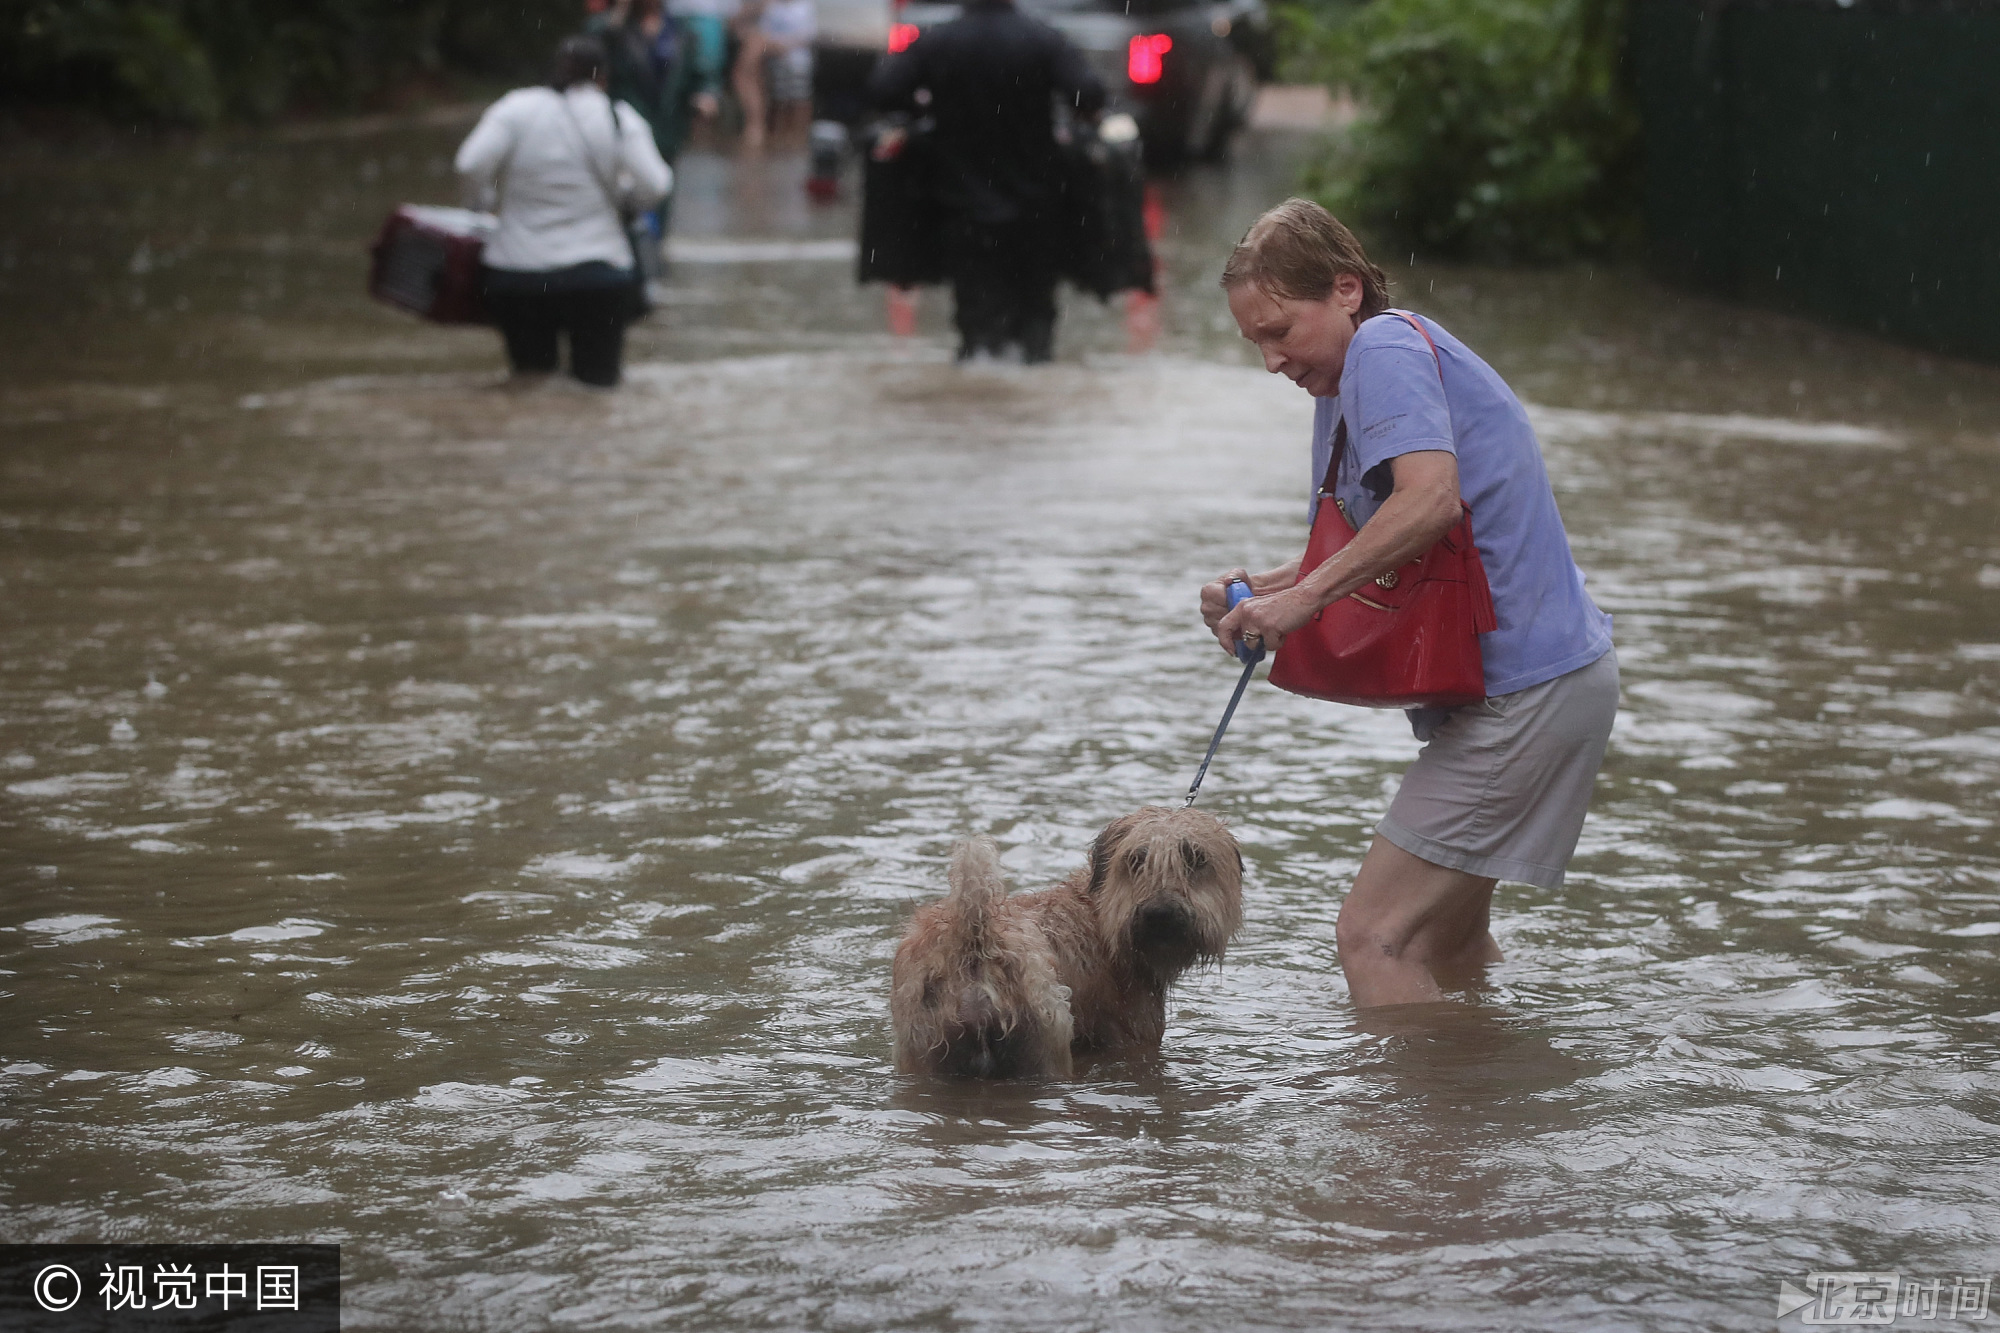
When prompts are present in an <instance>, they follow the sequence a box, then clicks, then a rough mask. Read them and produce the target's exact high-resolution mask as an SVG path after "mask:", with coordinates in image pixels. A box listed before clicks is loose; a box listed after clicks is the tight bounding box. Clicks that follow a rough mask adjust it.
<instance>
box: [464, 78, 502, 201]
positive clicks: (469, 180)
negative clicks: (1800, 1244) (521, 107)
mask: <svg viewBox="0 0 2000 1333" xmlns="http://www.w3.org/2000/svg"><path fill="white" fill-rule="evenodd" d="M512 100H513V96H512V94H509V95H508V96H507V97H503V98H501V99H500V100H499V101H497V102H495V103H494V104H493V105H492V106H489V107H487V108H486V114H485V115H483V116H481V117H480V118H479V123H478V124H477V125H474V126H473V127H472V133H470V134H468V135H466V136H465V142H464V143H462V144H460V145H459V146H458V157H457V158H456V159H455V160H454V161H453V163H452V165H453V166H454V167H455V168H457V170H458V175H459V178H460V180H462V181H463V182H464V183H465V184H466V186H468V187H469V188H470V189H471V190H473V191H476V192H478V193H480V194H485V193H487V192H488V191H490V190H491V189H492V188H493V181H494V178H495V177H497V176H498V175H499V174H500V167H501V164H502V163H504V162H506V160H507V154H508V153H510V152H512V151H513V149H514V133H515V126H514V114H513V113H514V107H513V106H512V105H510V103H511V102H512Z"/></svg>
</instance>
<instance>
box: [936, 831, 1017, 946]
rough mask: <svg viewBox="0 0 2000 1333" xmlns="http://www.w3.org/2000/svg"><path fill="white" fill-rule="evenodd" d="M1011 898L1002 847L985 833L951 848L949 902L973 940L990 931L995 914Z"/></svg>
mask: <svg viewBox="0 0 2000 1333" xmlns="http://www.w3.org/2000/svg"><path fill="white" fill-rule="evenodd" d="M1006 898H1007V877H1006V876H1005V875H1004V874H1003V873H1001V870H1000V849H999V848H998V847H997V846H995V845H994V843H993V839H991V838H989V837H986V836H985V835H984V834H981V835H980V836H979V837H976V838H967V839H966V840H965V841H964V842H961V843H960V844H958V846H956V847H954V848H952V849H951V893H950V894H949V895H947V896H946V898H945V904H946V906H947V907H948V908H949V909H950V910H951V915H952V918H953V920H955V921H956V922H957V923H958V927H959V929H960V930H961V931H963V932H964V933H965V935H966V936H967V937H968V938H970V939H979V938H983V937H984V936H985V935H986V934H987V933H988V926H989V925H990V923H991V921H992V917H993V913H994V912H996V911H998V910H999V907H1000V904H1001V903H1002V902H1004V901H1006Z"/></svg>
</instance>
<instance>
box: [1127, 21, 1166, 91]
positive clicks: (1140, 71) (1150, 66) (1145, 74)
mask: <svg viewBox="0 0 2000 1333" xmlns="http://www.w3.org/2000/svg"><path fill="white" fill-rule="evenodd" d="M1173 49H1174V39H1173V38H1171V37H1169V36H1167V34H1165V33H1163V32H1149V33H1142V34H1140V35H1139V36H1137V37H1134V38H1133V39H1132V43H1131V45H1130V46H1128V47H1126V48H1125V77H1126V78H1128V79H1130V80H1132V82H1134V83H1158V82H1159V81H1160V57H1161V56H1163V55H1165V54H1166V53H1167V52H1169V51H1171V50H1173Z"/></svg>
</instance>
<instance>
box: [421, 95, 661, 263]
mask: <svg viewBox="0 0 2000 1333" xmlns="http://www.w3.org/2000/svg"><path fill="white" fill-rule="evenodd" d="M565 107H567V113H566V112H565ZM614 114H615V117H616V119H615V121H614ZM586 152H588V153H589V154H590V159H589V161H586V160H585V158H584V154H585V153H586ZM593 163H594V164H595V170H594V172H593V166H592V164H593ZM456 165H457V167H458V174H459V176H460V177H462V178H463V179H464V180H465V182H466V183H467V184H468V185H470V186H472V187H473V188H474V189H476V190H477V191H479V192H480V194H481V195H482V197H489V198H492V199H493V200H494V211H496V212H497V213H499V215H500V230H499V231H498V232H497V233H495V235H494V237H493V239H492V240H490V241H488V242H487V243H486V262H487V263H488V264H490V265H491V266H492V267H494V268H504V269H512V270H514V271H516V272H528V273H534V272H541V271H544V270H547V269H556V268H568V267H569V266H570V265H572V264H584V263H588V262H590V261H591V260H593V259H597V260H603V261H604V262H605V263H607V264H611V265H613V266H615V267H617V268H630V267H631V266H632V247H631V245H630V243H629V242H627V241H626V239H625V230H624V228H623V226H622V225H620V223H619V220H618V212H617V210H616V209H614V208H613V207H612V205H611V202H610V201H609V200H608V199H606V198H605V191H604V187H603V186H602V185H600V184H599V183H598V181H599V179H600V178H602V179H603V180H605V181H606V182H608V183H610V184H611V185H612V187H613V189H614V190H615V191H616V192H617V194H618V203H619V206H620V207H624V208H651V207H652V206H653V205H654V204H656V203H658V202H659V201H660V200H662V199H664V198H666V197H667V192H668V191H669V190H671V189H673V184H674V173H673V168H671V167H669V166H668V165H667V164H666V163H665V162H663V161H661V160H660V150H659V149H658V148H656V147H654V146H653V132H652V131H651V130H650V129H648V128H647V127H646V122H645V120H644V119H643V118H642V117H641V116H640V115H639V113H638V112H637V111H634V110H633V109H632V108H631V107H629V106H626V105H625V104H624V103H623V102H620V103H618V104H617V106H616V110H615V112H614V110H613V105H612V102H611V99H610V98H608V97H606V96H605V95H604V93H603V91H602V90H601V89H599V88H598V87H597V86H596V85H595V84H590V83H577V84H572V85H570V87H569V89H568V91H566V92H560V93H559V92H557V91H556V90H555V89H553V88H516V89H515V90H514V91H513V92H511V93H508V94H507V95H506V96H505V97H503V98H501V99H500V100H499V101H497V102H495V103H494V104H493V105H492V106H490V107H488V108H486V114H485V115H483V116H481V117H480V118H479V123H478V124H477V125H475V126H473V128H472V133H470V134H468V135H466V136H465V142H464V143H462V144H460V145H459V147H458V161H457V163H456ZM496 185H497V189H496Z"/></svg>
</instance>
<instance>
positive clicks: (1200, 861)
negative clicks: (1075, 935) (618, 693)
mask: <svg viewBox="0 0 2000 1333" xmlns="http://www.w3.org/2000/svg"><path fill="white" fill-rule="evenodd" d="M1090 899H1091V903H1092V905H1093V906H1094V907H1095V908H1096V911H1097V922H1098V928H1099V929H1100V930H1102V931H1103V932H1104V938H1105V940H1106V941H1108V942H1110V943H1111V944H1113V945H1114V947H1115V946H1117V945H1119V944H1123V945H1125V946H1126V947H1128V948H1129V949H1130V950H1131V956H1132V957H1133V958H1134V960H1135V961H1137V963H1138V964H1139V965H1140V967H1141V968H1143V969H1144V970H1145V971H1147V972H1149V973H1150V974H1151V975H1152V977H1153V979H1154V980H1155V981H1157V982H1159V983H1161V984H1163V985H1164V984H1165V983H1167V982H1170V981H1172V980H1173V979H1174V978H1175V977H1177V976H1179V975H1180V974H1181V973H1182V972H1184V971H1186V970H1187V969H1188V968H1189V967H1191V966H1193V965H1194V964H1195V963H1197V962H1202V961H1212V960H1214V959H1218V958H1220V957H1222V951H1223V950H1224V949H1225V948H1227V947H1228V944H1229V940H1230V937H1231V936H1233V935H1234V934H1235V933H1236V929H1237V927H1238V926H1240V925H1242V924H1243V854H1242V853H1241V852H1240V851H1238V850H1237V847H1236V839H1235V838H1234V837H1233V836H1231V834H1230V832H1229V830H1228V829H1226V828H1224V827H1223V825H1222V821H1221V820H1219V819H1217V818H1215V817H1214V816H1213V815H1206V814H1203V813H1202V812H1201V811H1199V810H1168V809H1164V808H1162V807H1160V806H1152V805H1149V806H1147V807H1145V808H1144V809H1142V810H1136V811H1134V812H1133V813H1131V814H1129V815H1126V816H1125V817H1124V818H1122V819H1117V820H1113V821H1112V822H1111V823H1110V824H1109V825H1107V826H1106V827H1105V830H1104V832H1102V833H1100V834H1098V835H1097V841H1096V843H1095V844H1093V845H1092V847H1091V849H1090Z"/></svg>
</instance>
